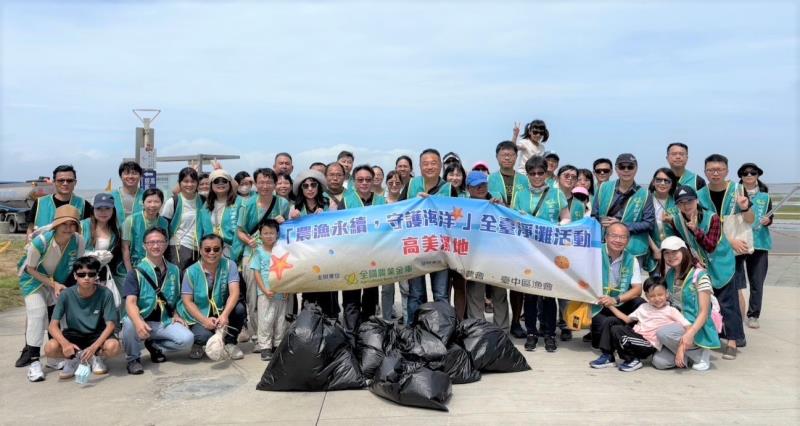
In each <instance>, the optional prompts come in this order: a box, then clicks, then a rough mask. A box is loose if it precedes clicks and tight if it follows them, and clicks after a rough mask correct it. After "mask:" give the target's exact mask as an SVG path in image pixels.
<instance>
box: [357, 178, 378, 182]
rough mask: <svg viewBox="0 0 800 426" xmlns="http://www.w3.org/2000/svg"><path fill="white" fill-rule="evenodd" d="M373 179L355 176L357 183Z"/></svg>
mask: <svg viewBox="0 0 800 426" xmlns="http://www.w3.org/2000/svg"><path fill="white" fill-rule="evenodd" d="M373 180H374V179H372V178H356V182H358V183H366V182H370V183H371V182H372V181H373Z"/></svg>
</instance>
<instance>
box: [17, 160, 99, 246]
mask: <svg viewBox="0 0 800 426" xmlns="http://www.w3.org/2000/svg"><path fill="white" fill-rule="evenodd" d="M77 181H78V178H77V174H76V173H75V168H74V167H72V166H71V165H68V164H63V165H60V166H58V167H56V168H55V169H54V170H53V187H54V188H55V193H53V194H50V195H45V196H43V197H39V198H37V199H36V202H35V203H33V207H31V209H30V210H28V212H27V213H25V221H26V222H28V240H29V241H30V239H31V238H33V231H34V230H36V229H39V228H41V227H43V226H46V225H48V224H50V222H52V221H53V218H54V217H55V213H56V209H58V208H59V207H61V206H63V205H66V204H69V205H71V206H73V207H75V208H76V209H77V210H78V217H79V219H86V218H87V217H91V216H92V205H91V204H89V202H88V201H86V200H84V199H83V198H81V197H79V196H77V195H75V194H74V192H75V184H76V183H77Z"/></svg>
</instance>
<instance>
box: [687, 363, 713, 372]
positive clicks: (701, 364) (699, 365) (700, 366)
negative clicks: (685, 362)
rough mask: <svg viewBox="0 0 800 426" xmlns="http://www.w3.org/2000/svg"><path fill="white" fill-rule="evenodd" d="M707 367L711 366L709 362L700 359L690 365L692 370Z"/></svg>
mask: <svg viewBox="0 0 800 426" xmlns="http://www.w3.org/2000/svg"><path fill="white" fill-rule="evenodd" d="M709 368H711V363H710V362H708V361H700V362H696V363H694V364H693V365H692V370H695V371H706V370H708V369H709Z"/></svg>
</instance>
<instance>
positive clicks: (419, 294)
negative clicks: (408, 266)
mask: <svg viewBox="0 0 800 426" xmlns="http://www.w3.org/2000/svg"><path fill="white" fill-rule="evenodd" d="M430 276H431V290H432V291H433V300H434V301H439V300H442V301H445V302H448V303H450V297H449V296H450V294H449V288H448V287H447V285H448V282H447V269H445V270H443V271H438V272H433V273H431V274H430ZM425 295H426V292H425V276H424V275H423V276H421V277H416V278H411V279H410V280H408V315H407V316H406V319H405V323H406V324H412V323H413V320H414V315H415V314H416V313H417V309H419V306H420V305H421V304H422V303H423V302H422V300H423V298H424V297H425Z"/></svg>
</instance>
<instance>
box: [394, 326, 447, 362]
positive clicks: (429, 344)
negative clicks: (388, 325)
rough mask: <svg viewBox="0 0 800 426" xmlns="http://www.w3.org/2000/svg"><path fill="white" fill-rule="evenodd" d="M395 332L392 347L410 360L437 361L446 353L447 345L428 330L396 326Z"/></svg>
mask: <svg viewBox="0 0 800 426" xmlns="http://www.w3.org/2000/svg"><path fill="white" fill-rule="evenodd" d="M395 333H396V340H395V344H394V348H396V349H397V350H398V351H400V352H401V353H402V354H403V356H404V357H406V358H407V359H409V360H411V361H424V362H428V363H439V362H441V361H442V360H443V359H444V357H445V355H447V346H445V344H444V343H442V341H441V340H440V339H439V338H438V337H436V335H435V334H433V333H431V332H429V331H426V330H423V329H421V328H417V327H414V328H410V327H396V328H395ZM434 368H436V367H434Z"/></svg>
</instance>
